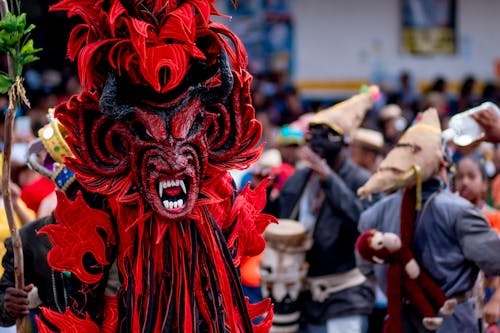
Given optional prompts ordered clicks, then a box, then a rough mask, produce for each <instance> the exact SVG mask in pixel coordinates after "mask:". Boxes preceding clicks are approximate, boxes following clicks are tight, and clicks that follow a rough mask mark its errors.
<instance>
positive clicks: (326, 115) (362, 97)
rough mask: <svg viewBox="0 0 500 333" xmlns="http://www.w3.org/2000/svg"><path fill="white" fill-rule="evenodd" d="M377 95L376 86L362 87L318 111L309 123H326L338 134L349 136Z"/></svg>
mask: <svg viewBox="0 0 500 333" xmlns="http://www.w3.org/2000/svg"><path fill="white" fill-rule="evenodd" d="M379 97H380V91H379V88H378V87H377V86H375V85H372V86H370V87H368V88H364V89H362V92H361V93H359V94H357V95H354V96H352V97H351V98H349V99H347V100H345V101H343V102H341V103H338V104H335V105H333V106H331V107H329V108H327V109H324V110H321V111H318V112H317V113H316V114H315V115H314V117H313V118H312V119H311V121H310V123H309V125H327V126H328V127H330V128H331V129H333V130H334V131H336V132H337V133H339V134H340V135H343V136H344V137H350V135H351V133H352V132H353V131H354V130H355V129H357V128H358V127H359V126H360V125H361V122H362V121H363V119H364V118H365V114H366V112H367V111H368V109H370V108H371V107H372V106H373V104H374V102H375V101H376V100H377V99H378V98H379Z"/></svg>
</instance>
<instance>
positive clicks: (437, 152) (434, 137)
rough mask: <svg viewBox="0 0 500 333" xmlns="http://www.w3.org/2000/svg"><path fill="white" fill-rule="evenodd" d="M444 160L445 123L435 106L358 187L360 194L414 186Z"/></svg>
mask: <svg viewBox="0 0 500 333" xmlns="http://www.w3.org/2000/svg"><path fill="white" fill-rule="evenodd" d="M442 161H443V153H442V148H441V126H440V123H439V117H438V114H437V111H436V109H433V108H431V109H428V110H426V111H425V112H423V113H422V114H421V119H420V121H419V122H418V123H416V124H415V125H413V126H411V127H410V128H409V129H408V130H407V131H406V132H405V133H404V134H403V136H402V137H401V138H400V139H399V141H398V144H397V145H396V147H394V148H393V149H392V150H391V151H390V152H389V154H387V156H386V158H385V159H384V160H383V161H382V163H381V164H380V166H379V168H378V170H377V172H376V173H375V174H373V175H372V176H371V177H370V179H368V181H367V182H366V183H365V184H364V185H363V186H362V187H361V188H359V189H358V195H359V196H360V197H366V196H369V195H370V194H373V193H379V192H391V191H394V190H396V189H398V188H401V187H403V186H407V187H410V186H413V185H415V184H416V183H417V181H418V180H421V181H426V180H427V179H429V178H431V177H432V176H433V175H434V174H435V173H436V172H437V171H438V170H439V167H440V164H441V162H442ZM418 178H421V179H418Z"/></svg>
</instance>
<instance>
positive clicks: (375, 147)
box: [349, 128, 384, 173]
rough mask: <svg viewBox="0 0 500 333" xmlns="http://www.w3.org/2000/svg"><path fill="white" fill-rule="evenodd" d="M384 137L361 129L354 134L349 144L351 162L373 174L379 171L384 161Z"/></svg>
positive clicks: (366, 129)
mask: <svg viewBox="0 0 500 333" xmlns="http://www.w3.org/2000/svg"><path fill="white" fill-rule="evenodd" d="M383 150H384V137H383V135H382V134H381V133H380V132H378V131H375V130H371V129H368V128H359V129H358V130H356V131H355V132H354V134H353V137H352V139H351V142H350V144H349V152H350V158H351V161H353V162H354V163H356V164H357V165H359V166H360V167H363V168H365V169H366V170H368V171H370V172H371V173H373V172H375V170H377V167H378V165H379V164H380V162H381V161H382V158H383V155H382V154H383Z"/></svg>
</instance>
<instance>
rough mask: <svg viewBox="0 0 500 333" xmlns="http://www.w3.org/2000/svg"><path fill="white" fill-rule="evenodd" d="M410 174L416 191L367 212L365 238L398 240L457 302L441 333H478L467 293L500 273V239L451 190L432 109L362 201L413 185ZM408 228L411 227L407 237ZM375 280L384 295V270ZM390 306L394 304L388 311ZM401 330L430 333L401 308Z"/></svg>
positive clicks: (408, 307) (412, 311) (387, 161)
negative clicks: (382, 235)
mask: <svg viewBox="0 0 500 333" xmlns="http://www.w3.org/2000/svg"><path fill="white" fill-rule="evenodd" d="M416 166H417V167H416ZM408 168H410V169H411V170H414V173H413V177H414V178H412V179H413V183H412V184H415V185H414V186H411V187H409V188H407V189H406V190H405V191H404V194H403V192H402V191H397V192H395V193H394V194H391V195H389V196H387V197H386V198H384V199H383V200H380V201H379V202H377V203H375V204H374V205H373V206H372V207H370V208H369V209H367V210H366V211H365V212H363V213H362V214H361V218H360V221H359V226H360V230H362V231H365V230H370V229H377V230H379V231H381V232H393V233H396V234H398V235H401V239H402V241H403V244H405V245H406V246H409V247H410V249H411V250H412V253H413V256H414V258H415V260H416V261H417V262H418V264H419V266H420V267H421V269H422V270H425V271H426V272H427V273H428V275H429V276H430V277H431V278H432V279H433V280H434V281H435V282H436V283H437V284H438V285H439V287H440V288H441V289H442V290H443V292H445V294H446V295H447V296H448V297H449V298H454V299H456V301H457V303H458V304H457V306H456V309H455V311H454V312H453V314H452V315H450V316H448V317H445V318H444V320H443V323H442V325H441V326H440V327H439V328H438V329H437V331H436V332H437V333H448V332H470V333H473V332H478V324H477V318H476V314H475V311H474V308H473V303H472V301H471V299H470V291H471V289H472V287H473V286H474V284H475V282H476V279H477V275H478V272H479V270H480V269H482V270H484V271H485V272H486V273H488V274H491V275H498V274H499V273H500V259H499V258H498V255H497V254H498V253H499V252H500V238H499V237H498V235H497V233H496V232H495V231H493V230H492V229H491V227H490V226H489V224H488V222H487V221H486V220H485V218H484V216H483V214H482V213H481V211H480V210H479V209H478V208H477V207H475V206H474V205H472V204H471V203H470V202H468V201H467V200H465V199H463V198H460V197H459V196H457V195H454V194H452V193H451V192H450V191H449V190H448V189H447V188H448V187H447V180H448V176H447V158H445V156H444V154H443V148H442V142H441V130H440V125H439V118H438V115H437V112H436V110H434V109H431V110H428V111H427V112H424V113H423V115H422V116H421V120H420V121H419V122H417V123H416V124H415V125H413V126H412V127H410V129H409V130H408V131H407V132H406V133H405V134H404V135H403V136H402V137H401V140H400V142H398V145H397V146H396V147H395V148H394V149H393V150H392V151H391V152H390V153H389V154H388V155H387V157H386V159H385V160H384V161H383V162H382V163H381V165H380V168H379V171H378V172H377V173H376V174H374V176H372V178H371V179H370V181H369V182H367V184H365V185H364V186H363V187H362V188H361V189H360V191H359V192H358V194H360V195H362V196H366V195H369V194H370V193H377V192H379V191H387V190H388V189H393V188H394V187H395V186H397V184H406V183H409V181H410V180H409V179H407V177H403V176H404V175H408V174H409V173H408V172H407V171H408V170H410V169H408ZM416 170H419V171H416ZM419 175H420V176H419ZM419 180H420V181H421V182H422V183H421V190H420V191H418V189H419V186H418V183H419ZM399 186H401V185H399ZM408 186H410V185H408ZM419 193H420V194H419ZM405 226H408V227H407V228H405V229H403V227H405ZM403 231H404V233H403ZM400 232H401V233H400ZM403 236H404V237H403ZM377 266H378V265H377ZM374 273H375V275H376V277H377V280H378V281H379V282H380V285H381V286H382V287H384V289H385V287H386V286H387V285H388V284H387V283H386V281H387V271H386V268H385V267H383V266H380V267H378V269H377V270H374ZM390 302H391V300H390V299H389V305H390ZM402 323H403V332H405V333H407V332H429V330H427V329H426V328H424V326H423V323H422V317H421V316H420V315H419V313H418V312H416V310H415V308H414V307H413V306H412V305H411V304H409V303H403V309H402Z"/></svg>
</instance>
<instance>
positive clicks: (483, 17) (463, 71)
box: [292, 0, 500, 85]
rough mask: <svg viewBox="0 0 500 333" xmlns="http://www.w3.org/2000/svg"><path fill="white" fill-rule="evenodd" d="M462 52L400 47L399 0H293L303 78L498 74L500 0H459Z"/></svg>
mask: <svg viewBox="0 0 500 333" xmlns="http://www.w3.org/2000/svg"><path fill="white" fill-rule="evenodd" d="M457 2H458V4H457V5H458V9H457V13H458V14H457V34H458V36H457V37H458V38H457V42H458V52H457V54H455V55H452V56H443V55H440V56H410V55H407V54H403V53H402V52H400V49H399V48H400V44H399V38H400V36H399V33H400V1H399V0H293V8H294V20H295V30H294V34H295V35H294V47H295V59H294V70H293V73H292V77H293V79H294V81H296V82H297V83H299V85H300V83H301V82H321V81H335V80H337V81H338V80H340V81H341V80H367V79H370V78H372V77H373V74H374V73H379V72H381V71H382V72H384V73H385V74H386V76H389V77H395V76H396V75H397V74H398V73H399V71H401V70H402V69H409V70H410V71H411V73H412V74H413V75H414V77H415V78H416V79H417V80H418V81H430V80H432V79H434V78H435V77H436V76H437V75H443V76H445V77H446V78H447V79H449V80H452V81H453V80H455V81H460V80H461V79H462V78H463V77H464V76H465V75H467V74H469V73H472V74H474V75H475V76H476V77H477V78H479V79H481V80H489V79H493V78H494V77H495V70H494V61H495V60H500V1H499V0H474V1H472V0H457Z"/></svg>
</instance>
